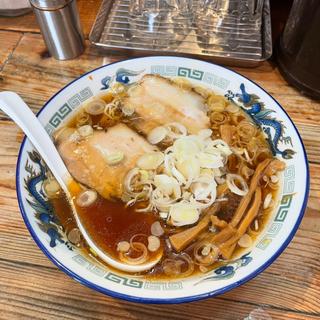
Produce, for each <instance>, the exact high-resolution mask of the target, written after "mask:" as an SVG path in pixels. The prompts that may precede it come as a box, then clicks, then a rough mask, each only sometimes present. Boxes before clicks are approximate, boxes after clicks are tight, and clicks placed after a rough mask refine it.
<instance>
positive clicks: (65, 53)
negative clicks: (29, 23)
mask: <svg viewBox="0 0 320 320" xmlns="http://www.w3.org/2000/svg"><path fill="white" fill-rule="evenodd" d="M30 3H31V5H32V7H33V11H34V13H35V15H36V18H37V21H38V23H39V26H40V29H41V33H42V35H43V38H44V41H45V43H46V45H47V48H48V50H49V52H50V54H51V55H52V56H53V57H54V58H56V59H58V60H67V59H73V58H75V57H77V56H79V55H80V54H81V53H82V52H83V50H84V36H83V33H82V28H81V23H80V19H79V13H78V8H77V3H76V0H30Z"/></svg>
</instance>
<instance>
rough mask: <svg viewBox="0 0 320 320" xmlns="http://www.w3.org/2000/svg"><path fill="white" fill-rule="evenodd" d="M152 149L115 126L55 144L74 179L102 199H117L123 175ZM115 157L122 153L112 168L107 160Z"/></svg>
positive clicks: (72, 136) (142, 140)
mask: <svg viewBox="0 0 320 320" xmlns="http://www.w3.org/2000/svg"><path fill="white" fill-rule="evenodd" d="M154 150H156V148H155V147H154V146H152V145H150V144H149V143H148V142H147V141H146V140H145V139H144V138H143V137H142V136H140V135H139V134H137V133H136V132H135V131H133V130H131V129H130V128H129V127H127V126H126V125H124V124H117V125H115V126H114V127H112V128H110V129H108V131H106V132H105V131H94V133H93V134H92V135H91V136H89V137H86V138H85V139H80V140H78V139H74V135H71V136H70V137H69V138H68V139H66V140H64V141H62V142H61V143H60V144H59V145H58V151H59V153H60V155H61V157H62V159H63V161H64V162H65V164H66V166H67V168H68V170H69V172H70V173H71V175H72V176H73V177H74V179H75V180H77V181H78V182H80V183H82V184H85V185H87V186H88V187H90V188H92V189H95V190H96V191H97V192H98V193H99V194H100V195H102V196H103V197H104V198H120V197H121V195H122V191H123V190H122V188H123V185H122V184H123V180H124V177H125V175H126V174H127V172H128V171H129V170H130V169H132V168H134V167H135V164H136V161H137V159H138V158H139V157H140V156H141V155H142V154H144V153H147V152H152V151H154ZM116 154H118V155H119V154H120V155H121V154H122V155H123V156H124V157H123V160H122V161H121V162H119V163H118V164H113V165H112V164H110V159H111V157H112V156H114V155H116ZM110 156H111V157H110Z"/></svg>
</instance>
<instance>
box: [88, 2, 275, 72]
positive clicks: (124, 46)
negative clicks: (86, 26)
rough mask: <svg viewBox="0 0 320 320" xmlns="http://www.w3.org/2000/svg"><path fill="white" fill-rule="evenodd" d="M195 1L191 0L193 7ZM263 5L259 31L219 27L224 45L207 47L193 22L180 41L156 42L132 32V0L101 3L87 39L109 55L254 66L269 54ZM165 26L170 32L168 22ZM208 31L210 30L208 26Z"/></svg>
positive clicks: (268, 27)
mask: <svg viewBox="0 0 320 320" xmlns="http://www.w3.org/2000/svg"><path fill="white" fill-rule="evenodd" d="M198 1H199V0H193V2H194V4H195V5H196V3H197V2H198ZM262 2H263V10H262V13H261V14H262V23H261V30H260V31H259V32H256V33H255V34H254V35H252V34H251V35H248V34H247V33H243V32H239V27H238V25H234V24H231V25H230V24H229V25H228V26H223V27H221V28H219V30H218V33H217V34H216V37H214V38H215V39H229V40H230V41H229V42H228V43H227V44H226V43H225V42H222V41H221V42H219V43H216V44H215V45H211V44H210V43H209V45H207V43H204V42H203V41H202V39H201V38H200V37H199V36H198V34H197V33H198V27H197V24H196V23H195V24H193V25H192V26H191V28H190V32H189V34H188V35H187V36H185V34H184V32H185V30H183V31H182V32H180V34H179V33H177V37H179V36H180V37H181V39H182V40H181V41H163V40H162V41H159V40H158V39H155V38H154V37H152V36H148V35H143V36H139V35H138V33H137V32H136V31H139V30H134V29H133V28H132V24H130V14H129V13H130V10H129V8H130V3H131V0H114V1H111V0H103V2H102V4H101V7H100V10H99V13H98V15H97V18H96V21H95V23H94V26H93V27H92V29H91V33H90V36H89V40H90V42H91V43H92V44H93V45H94V46H95V47H98V48H100V49H101V50H102V51H104V52H110V49H112V50H113V51H119V52H123V53H125V54H130V55H132V54H133V55H141V54H142V55H146V54H157V55H161V54H164V55H167V54H174V55H182V56H192V57H199V58H202V59H207V60H212V61H215V62H218V63H221V64H227V65H233V66H245V67H255V66H257V65H259V64H260V63H262V62H263V61H265V60H267V59H268V58H270V56H271V54H272V38H271V21H270V5H269V0H265V1H262ZM164 27H166V28H168V29H172V25H171V24H170V23H169V24H168V25H167V26H164ZM208 28H209V29H210V26H209V27H208ZM211 29H213V28H211ZM140 31H141V30H140ZM233 39H235V40H236V41H233ZM212 42H214V39H213V41H212Z"/></svg>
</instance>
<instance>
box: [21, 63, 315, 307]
mask: <svg viewBox="0 0 320 320" xmlns="http://www.w3.org/2000/svg"><path fill="white" fill-rule="evenodd" d="M146 73H156V74H161V75H163V76H168V77H173V76H181V77H186V78H187V79H189V80H191V81H193V82H195V83H197V84H201V85H204V86H207V87H209V88H211V89H213V90H214V91H215V92H217V93H218V94H222V95H225V96H226V97H227V98H228V99H233V100H234V101H235V102H236V103H237V104H239V105H240V106H242V107H243V108H244V110H246V112H248V114H250V115H251V116H252V118H253V119H254V120H255V121H256V123H257V124H258V125H260V126H262V128H263V130H264V131H265V132H266V135H267V136H269V139H270V144H271V148H272V149H273V150H274V152H275V154H276V156H277V157H279V158H280V159H281V160H284V161H285V162H286V169H285V171H284V172H283V173H282V186H281V192H280V195H279V199H278V201H277V206H276V208H275V210H274V212H273V214H272V216H271V218H270V221H269V222H268V223H267V225H266V227H265V229H264V231H263V232H262V233H261V235H260V236H259V237H258V239H257V240H256V242H255V243H254V246H253V247H252V248H251V250H250V252H248V253H246V254H245V255H243V256H241V257H239V258H237V259H235V260H234V261H232V262H230V263H229V264H227V265H225V266H223V267H220V268H218V269H216V270H213V271H211V272H209V273H208V274H204V275H199V276H195V277H191V278H188V279H185V280H183V279H176V280H172V281H164V280H163V281H156V282H154V281H147V280H145V279H143V278H141V277H134V276H130V275H126V276H124V275H123V274H118V273H117V272H116V271H114V270H111V269H108V268H107V267H103V266H101V265H97V264H95V262H94V261H92V260H90V259H89V258H88V257H86V256H84V255H83V254H82V253H81V252H79V250H78V249H77V248H75V247H73V246H72V245H71V244H70V243H69V242H68V241H67V239H66V237H65V235H64V234H63V233H62V232H61V230H60V229H59V228H58V227H57V225H56V224H55V223H54V222H53V221H52V217H53V215H54V213H53V214H52V213H51V212H50V207H49V206H48V202H47V201H46V199H45V198H44V195H43V194H41V185H42V182H43V179H44V175H45V172H44V170H43V163H42V162H41V161H40V159H39V158H37V157H35V156H32V154H30V152H32V151H33V147H32V145H31V143H30V142H29V140H28V139H25V140H24V141H23V143H22V146H21V150H20V154H19V159H18V164H17V178H16V179H17V181H16V183H17V195H18V200H19V205H20V209H21V212H22V216H23V218H24V220H25V223H26V225H27V227H28V229H29V231H30V233H31V235H32V236H33V238H34V240H35V242H36V243H37V244H38V246H39V247H40V249H41V250H42V251H43V252H44V253H45V254H46V255H47V256H48V258H49V259H51V260H52V261H53V262H54V263H55V264H56V265H57V266H58V267H59V268H60V269H61V270H63V271H64V272H66V273H67V274H68V275H70V276H71V277H73V278H74V279H76V280H77V281H79V282H81V283H82V284H84V285H86V286H88V287H90V288H92V289H95V290H97V291H100V292H102V293H105V294H108V295H111V296H114V297H118V298H122V299H127V300H130V301H135V302H143V303H180V302H187V301H193V300H198V299H201V298H206V297H210V296H214V295H217V294H221V293H223V292H226V291H228V290H230V289H232V288H235V287H237V286H239V285H241V284H242V283H244V282H246V281H248V280H250V279H252V278H253V277H255V276H256V275H257V274H259V273H260V272H262V271H263V270H264V269H265V268H266V267H268V266H269V265H270V264H271V263H272V262H273V261H274V260H275V259H276V258H277V257H278V256H279V254H280V253H281V252H282V251H283V250H284V249H285V248H286V246H287V245H288V243H289V242H290V240H291V239H292V237H293V235H294V234H295V232H296V230H297V228H298V226H299V224H300V221H301V219H302V216H303V213H304V210H305V207H306V203H307V198H308V190H309V173H308V162H307V157H306V153H305V150H304V147H303V144H302V141H301V138H300V136H299V134H298V131H297V129H296V128H295V126H294V124H293V123H292V121H291V120H290V118H289V117H288V115H287V114H286V112H285V111H284V110H283V109H282V107H281V106H280V105H279V104H278V103H277V102H276V101H275V100H274V99H273V98H272V97H271V96H270V95H269V94H268V93H267V92H265V91H264V90H263V89H262V88H260V87H259V86H258V85H256V84H255V83H253V82H252V81H250V80H248V79H247V78H245V77H243V76H241V75H239V74H237V73H236V72H234V71H231V70H228V69H226V68H224V67H221V66H218V65H214V64H211V63H208V62H203V61H199V60H194V59H186V58H178V57H147V58H137V59H131V60H126V61H121V62H116V63H113V64H110V65H106V66H103V67H101V68H98V69H96V70H93V71H91V72H89V73H87V74H85V75H83V76H82V77H80V78H78V79H76V80H75V81H73V82H71V83H70V84H68V85H67V86H66V87H64V88H63V89H62V90H60V91H59V92H58V93H57V94H56V95H54V96H53V97H52V98H51V99H50V100H49V101H48V102H47V103H46V105H45V106H44V107H43V108H42V109H41V111H40V112H39V115H38V116H39V119H40V121H41V122H42V123H43V125H44V126H45V128H46V130H47V132H48V133H52V132H53V130H55V129H56V128H58V127H59V126H61V125H62V124H63V122H64V121H66V120H67V119H69V117H70V116H71V115H72V113H73V111H74V110H75V109H77V108H78V107H79V106H80V105H81V103H82V102H84V101H86V100H87V99H89V98H90V97H92V96H93V95H96V94H99V93H101V91H103V90H106V89H107V88H108V86H109V85H110V84H111V83H112V82H115V81H118V82H122V83H125V84H126V83H133V82H135V81H137V80H139V79H140V78H141V77H142V76H143V74H146ZM30 155H31V156H30Z"/></svg>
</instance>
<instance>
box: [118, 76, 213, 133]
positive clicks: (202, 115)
mask: <svg viewBox="0 0 320 320" xmlns="http://www.w3.org/2000/svg"><path fill="white" fill-rule="evenodd" d="M123 103H124V106H127V107H128V108H132V109H134V110H135V112H136V114H137V116H138V117H137V120H136V121H135V124H134V125H135V127H136V129H137V130H139V131H141V132H143V133H144V134H148V133H149V132H150V131H151V130H152V129H153V128H155V127H157V126H161V125H165V124H168V123H170V122H179V123H181V124H183V125H184V126H185V127H186V128H187V130H188V132H189V133H192V134H195V133H197V132H198V131H199V130H201V129H206V128H208V127H209V122H210V121H209V118H208V116H207V113H206V107H205V102H204V99H203V97H202V96H201V95H200V94H198V93H196V92H195V91H193V90H192V89H190V90H188V89H183V88H181V87H179V86H178V85H177V84H175V83H174V82H172V81H170V80H169V79H166V78H164V77H161V76H158V75H145V76H144V77H143V78H142V79H141V80H140V81H139V83H138V84H137V85H135V86H134V87H132V89H130V90H129V91H128V97H127V98H125V99H124V102H123Z"/></svg>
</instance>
